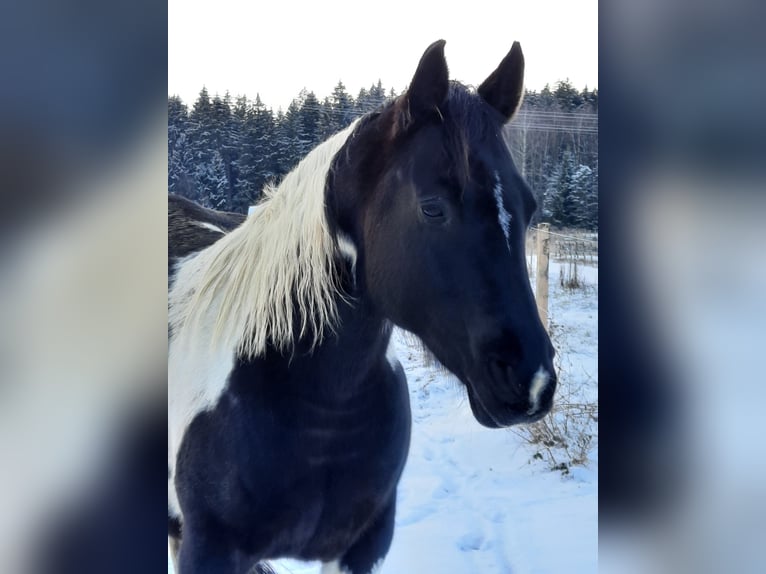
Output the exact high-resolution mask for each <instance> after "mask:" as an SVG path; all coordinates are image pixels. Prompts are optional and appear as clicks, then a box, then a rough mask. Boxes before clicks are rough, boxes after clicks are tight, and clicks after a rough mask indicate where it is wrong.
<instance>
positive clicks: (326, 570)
mask: <svg viewBox="0 0 766 574" xmlns="http://www.w3.org/2000/svg"><path fill="white" fill-rule="evenodd" d="M382 567H383V559H382V558H381V559H380V560H378V561H377V562H376V563H375V564H374V565H373V566H372V569H371V570H370V571H369V572H351V571H350V570H346V569H345V568H341V567H340V561H338V560H333V561H332V562H325V563H324V564H322V574H378V572H380V569H381V568H382Z"/></svg>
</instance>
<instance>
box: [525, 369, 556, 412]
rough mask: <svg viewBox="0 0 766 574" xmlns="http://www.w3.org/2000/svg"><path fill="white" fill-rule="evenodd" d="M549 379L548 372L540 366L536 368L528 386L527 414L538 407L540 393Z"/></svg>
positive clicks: (535, 410)
mask: <svg viewBox="0 0 766 574" xmlns="http://www.w3.org/2000/svg"><path fill="white" fill-rule="evenodd" d="M550 379H551V375H550V373H548V371H546V370H545V369H544V368H543V367H542V366H541V367H540V368H539V369H537V372H536V373H535V374H534V376H533V377H532V384H531V385H530V386H529V404H530V407H529V410H528V411H527V414H528V415H533V414H535V413H536V412H537V411H538V409H539V408H540V395H541V394H542V392H543V391H544V390H545V388H546V387H547V386H548V382H549V381H550Z"/></svg>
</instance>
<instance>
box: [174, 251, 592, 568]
mask: <svg viewBox="0 0 766 574" xmlns="http://www.w3.org/2000/svg"><path fill="white" fill-rule="evenodd" d="M563 267H564V268H566V265H565V264H564V265H563ZM561 268H562V264H559V263H556V262H551V268H550V275H549V276H550V311H549V313H550V318H551V323H552V325H553V332H554V337H555V338H556V340H555V343H556V345H557V347H558V353H559V361H560V366H561V369H562V370H566V373H563V372H560V373H559V376H560V377H561V378H562V379H564V378H565V377H568V379H567V380H568V381H569V382H570V384H571V386H572V387H573V388H577V389H578V391H577V393H578V394H579V396H581V397H582V398H584V399H585V400H592V401H595V400H596V398H597V393H598V389H597V383H596V381H597V380H598V373H597V337H598V300H597V295H598V268H597V267H591V266H585V265H582V264H581V265H579V266H578V275H579V277H580V278H581V279H582V280H583V282H584V283H585V288H584V289H581V290H576V291H574V292H569V291H565V290H564V289H562V288H561V286H560V284H559V273H560V270H561ZM394 336H395V342H396V346H397V350H398V355H399V359H400V360H401V362H402V364H403V365H404V367H405V370H406V371H407V378H408V381H409V386H410V396H411V400H412V414H413V433H412V447H411V449H410V454H409V459H408V463H407V467H406V469H405V471H404V476H403V477H402V481H401V482H400V484H399V498H398V506H397V519H396V530H395V534H394V541H393V544H392V547H391V551H390V553H389V555H388V557H387V559H386V562H385V564H384V566H383V568H382V570H381V574H409V573H416V574H533V573H539V574H558V573H564V572H566V573H567V574H585V573H592V572H596V570H597V549H598V540H597V511H598V504H597V492H598V477H597V468H596V466H597V461H598V456H597V449H596V448H594V450H593V451H591V453H590V460H589V464H588V465H587V466H585V467H580V466H576V467H572V468H571V469H570V472H569V474H567V475H562V474H561V473H559V472H552V471H550V470H549V467H550V465H549V464H548V463H546V462H545V461H543V460H539V459H535V458H533V455H534V453H535V449H534V447H532V446H530V445H528V444H526V443H525V442H524V440H523V439H522V438H521V437H520V436H519V435H518V434H516V433H514V432H512V431H510V430H490V429H485V428H483V427H481V426H480V425H479V424H478V423H477V422H476V421H475V419H474V418H473V415H472V414H471V411H470V408H469V405H468V400H467V398H466V397H465V393H464V391H463V390H462V389H461V386H460V383H459V382H458V381H457V380H456V379H455V378H454V377H452V376H450V375H447V374H444V373H443V372H441V371H437V370H434V369H433V368H431V367H430V366H428V365H427V364H426V363H425V361H424V360H423V357H422V355H421V353H420V350H419V347H418V345H417V343H415V342H414V341H412V340H410V339H409V338H408V337H407V336H405V335H403V334H402V333H400V332H395V333H394ZM273 565H274V566H275V567H276V569H277V571H278V572H279V573H280V574H287V573H291V574H318V573H319V571H320V568H319V566H318V565H317V564H306V563H299V562H295V561H289V560H284V561H279V562H277V563H275V564H273ZM168 571H169V572H171V571H172V568H171V567H170V561H168Z"/></svg>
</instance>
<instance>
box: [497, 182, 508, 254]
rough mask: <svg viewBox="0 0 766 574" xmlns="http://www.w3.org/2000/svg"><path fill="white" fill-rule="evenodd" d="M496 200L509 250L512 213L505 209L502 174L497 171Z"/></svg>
mask: <svg viewBox="0 0 766 574" xmlns="http://www.w3.org/2000/svg"><path fill="white" fill-rule="evenodd" d="M495 201H496V202H497V218H498V221H500V228H501V229H502V230H503V235H505V243H506V244H507V245H508V251H510V250H511V243H510V234H511V214H510V213H508V210H506V209H505V204H504V203H503V186H502V185H501V184H500V174H499V173H497V172H495Z"/></svg>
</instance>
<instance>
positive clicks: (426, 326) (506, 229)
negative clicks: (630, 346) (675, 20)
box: [168, 40, 556, 574]
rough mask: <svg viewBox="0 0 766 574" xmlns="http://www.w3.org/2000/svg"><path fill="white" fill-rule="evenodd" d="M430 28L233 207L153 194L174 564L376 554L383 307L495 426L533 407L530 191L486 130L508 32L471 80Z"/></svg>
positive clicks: (397, 472) (403, 419)
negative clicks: (163, 199)
mask: <svg viewBox="0 0 766 574" xmlns="http://www.w3.org/2000/svg"><path fill="white" fill-rule="evenodd" d="M444 44H445V42H444V41H443V40H439V41H437V42H435V43H433V44H432V45H431V46H429V47H428V48H427V49H426V51H425V52H424V54H423V55H422V57H421V59H420V61H419V63H418V66H417V68H416V71H415V74H414V76H413V77H412V81H411V83H410V86H409V87H408V89H407V90H406V91H405V92H404V93H403V94H402V95H400V96H399V97H397V98H395V99H392V100H390V101H389V102H386V103H385V104H383V105H382V106H381V107H379V108H378V109H377V110H375V111H373V112H371V113H369V114H367V115H365V116H363V117H361V118H359V119H357V120H356V121H355V122H354V123H352V124H351V125H350V126H349V127H347V128H346V129H344V130H343V131H340V132H339V133H337V134H335V135H333V136H332V137H330V138H329V139H328V140H326V141H325V142H323V143H321V144H319V145H318V146H317V147H316V148H315V149H314V150H313V151H311V152H310V153H309V154H308V155H307V156H306V157H305V158H304V159H303V160H302V161H301V162H300V163H299V164H298V165H297V166H296V167H295V168H294V169H293V170H292V171H291V172H290V173H288V174H287V175H286V176H285V177H284V179H283V180H282V181H281V183H280V184H279V185H278V186H276V187H275V186H272V185H269V186H266V188H265V189H264V199H263V200H262V201H261V202H260V203H259V204H258V206H257V208H256V209H255V210H254V212H253V213H252V214H251V215H249V216H248V217H246V218H243V216H237V215H235V214H221V213H217V212H214V211H210V210H205V209H202V208H200V207H198V206H195V205H194V204H192V203H190V202H187V201H185V200H182V199H180V198H177V197H172V196H171V197H170V199H169V202H168V203H169V218H170V220H171V221H170V222H169V230H170V233H171V237H170V248H169V249H170V253H171V262H170V287H169V302H168V305H169V318H168V330H169V335H168V336H169V350H168V355H169V359H168V385H169V391H168V404H169V432H168V442H169V444H168V447H169V449H168V460H169V464H168V467H169V481H168V487H169V488H168V490H169V501H168V531H169V538H170V546H171V550H172V554H173V557H174V560H175V561H176V564H177V568H178V569H179V570H177V571H178V572H180V574H203V573H204V574H232V573H237V574H245V573H247V572H253V571H255V572H269V571H270V569H269V567H268V560H274V559H278V558H283V557H285V558H294V559H299V560H305V561H320V562H321V563H322V573H323V574H332V573H342V574H371V573H372V572H376V571H378V570H379V568H380V566H381V564H382V563H383V560H384V558H385V556H386V554H387V552H388V550H389V547H390V545H391V541H392V537H393V532H394V517H395V510H396V490H397V484H398V482H399V479H400V477H401V474H402V470H403V469H404V465H405V462H406V459H407V454H408V450H409V443H410V428H411V414H410V404H409V394H408V387H407V381H406V377H405V373H404V371H403V369H402V366H401V364H400V363H399V362H398V360H397V359H396V357H395V354H394V353H393V351H392V345H391V334H392V329H393V328H394V326H396V327H399V328H401V329H403V330H405V331H407V332H409V333H411V334H413V335H414V336H415V337H417V338H419V339H420V340H421V341H422V343H423V345H424V347H425V348H426V349H427V350H428V352H429V353H430V354H432V355H433V358H434V359H435V360H436V361H438V363H440V364H441V365H443V366H444V367H445V368H446V369H447V370H449V371H450V372H451V373H453V374H454V375H455V376H456V377H457V378H458V379H459V380H460V381H461V382H462V384H463V386H464V387H465V390H466V393H467V396H468V401H469V404H470V408H471V410H472V413H473V415H474V417H475V419H476V420H477V421H478V423H480V424H481V425H484V426H487V427H491V428H501V427H508V426H510V425H515V424H522V423H530V422H533V421H536V420H539V419H540V418H542V417H543V416H544V415H545V414H546V413H548V412H549V410H550V409H551V405H552V401H553V395H554V391H555V387H556V375H555V371H554V368H553V363H552V361H553V355H554V349H553V346H552V344H551V341H550V339H549V337H548V333H547V332H546V329H545V328H544V327H543V325H542V323H541V320H540V317H539V314H538V311H537V307H536V304H535V299H534V296H533V294H532V290H531V287H530V284H529V277H528V273H527V266H526V259H525V253H524V251H525V246H524V243H525V241H524V238H525V231H526V229H527V228H528V226H529V222H530V218H531V216H532V214H533V212H534V211H535V209H536V204H535V200H534V198H533V195H532V193H531V191H530V189H529V188H528V186H527V185H526V184H525V182H524V181H523V179H522V177H521V176H520V174H519V172H518V171H517V169H516V167H515V166H514V163H513V161H512V159H511V155H510V153H509V150H508V147H507V145H506V143H505V140H504V139H503V136H502V130H503V126H504V125H505V124H506V123H507V122H509V121H510V120H511V118H512V116H513V115H514V113H515V111H516V110H517V109H518V107H519V105H520V101H521V98H522V94H523V88H522V86H523V75H524V57H523V54H522V51H521V47H520V45H519V44H518V42H514V43H513V46H512V48H511V50H510V51H509V52H508V54H507V55H506V56H505V57H504V59H503V60H502V61H501V63H500V65H499V66H498V67H497V69H496V70H495V71H494V72H492V74H490V76H489V77H487V79H486V80H485V81H484V82H482V83H481V84H480V86H479V87H478V89H474V88H470V87H467V86H465V85H463V84H461V83H459V82H456V81H451V80H450V79H449V73H448V69H447V63H446V60H445V57H444Z"/></svg>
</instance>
